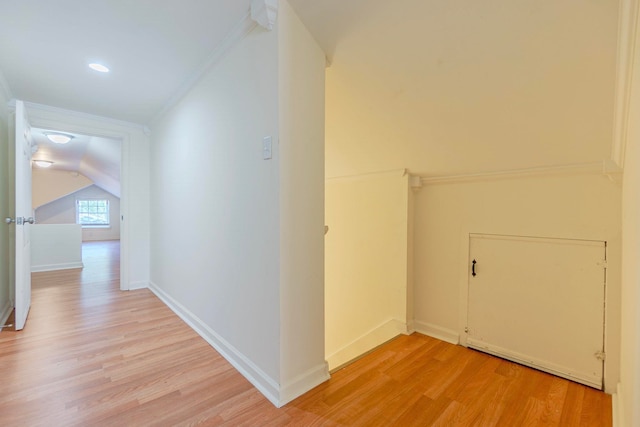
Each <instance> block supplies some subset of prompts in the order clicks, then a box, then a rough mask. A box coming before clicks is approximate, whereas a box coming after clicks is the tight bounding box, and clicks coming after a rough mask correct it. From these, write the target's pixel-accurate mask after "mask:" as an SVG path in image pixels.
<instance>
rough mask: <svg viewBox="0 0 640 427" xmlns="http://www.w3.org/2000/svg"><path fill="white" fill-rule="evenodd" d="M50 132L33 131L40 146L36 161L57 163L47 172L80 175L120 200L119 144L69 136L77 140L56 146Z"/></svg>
mask: <svg viewBox="0 0 640 427" xmlns="http://www.w3.org/2000/svg"><path fill="white" fill-rule="evenodd" d="M50 131H52V129H40V128H31V135H32V137H33V140H34V142H35V144H36V146H37V151H36V152H35V153H34V155H33V159H34V160H47V161H51V162H53V165H51V167H49V168H47V169H46V170H63V171H70V172H78V173H80V174H82V175H84V176H86V177H87V178H89V179H90V180H91V181H93V183H94V184H95V185H97V186H98V187H100V188H102V189H103V190H106V191H108V192H109V193H111V194H113V195H114V196H117V197H120V158H121V154H120V153H121V142H120V141H119V140H117V139H111V138H101V137H95V136H87V135H80V134H73V133H69V132H65V133H66V134H67V135H71V136H73V139H72V140H71V141H70V142H69V143H67V144H55V143H53V142H51V141H50V140H49V139H48V138H47V136H46V134H45V133H46V132H50ZM34 167H37V166H34Z"/></svg>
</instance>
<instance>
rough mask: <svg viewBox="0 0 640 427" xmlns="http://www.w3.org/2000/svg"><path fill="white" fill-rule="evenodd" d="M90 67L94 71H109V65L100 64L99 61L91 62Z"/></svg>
mask: <svg viewBox="0 0 640 427" xmlns="http://www.w3.org/2000/svg"><path fill="white" fill-rule="evenodd" d="M89 68H91V69H92V70H94V71H97V72H99V73H108V72H109V67H107V66H105V65H102V64H98V63H97V62H93V63H91V64H89Z"/></svg>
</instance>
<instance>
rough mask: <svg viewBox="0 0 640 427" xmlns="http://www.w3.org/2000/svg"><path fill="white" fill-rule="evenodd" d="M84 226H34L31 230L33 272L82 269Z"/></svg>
mask: <svg viewBox="0 0 640 427" xmlns="http://www.w3.org/2000/svg"><path fill="white" fill-rule="evenodd" d="M82 267H83V265H82V226H81V225H79V224H34V225H33V227H32V228H31V271H32V272H37V271H54V270H68V269H72V268H82Z"/></svg>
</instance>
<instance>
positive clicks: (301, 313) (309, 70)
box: [278, 1, 328, 403]
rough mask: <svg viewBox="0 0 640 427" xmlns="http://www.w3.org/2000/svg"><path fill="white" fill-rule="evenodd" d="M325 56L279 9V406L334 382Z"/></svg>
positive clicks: (283, 7)
mask: <svg viewBox="0 0 640 427" xmlns="http://www.w3.org/2000/svg"><path fill="white" fill-rule="evenodd" d="M324 79H325V56H324V53H323V52H322V50H321V49H320V47H319V46H318V44H317V43H316V41H315V40H314V39H313V37H312V36H311V35H310V34H309V32H308V30H307V29H306V28H305V26H304V25H303V24H302V22H301V21H300V19H299V18H298V16H297V15H296V14H295V13H294V12H293V10H292V9H291V7H290V6H289V3H288V2H286V1H280V2H279V9H278V97H279V116H278V126H279V134H280V141H279V142H280V147H279V148H280V149H279V154H280V189H279V193H280V206H279V208H280V218H279V222H280V257H279V258H280V340H281V343H280V384H281V385H282V389H281V394H280V401H281V403H286V402H288V401H290V400H292V399H293V398H295V397H297V396H298V395H300V394H302V393H304V392H306V391H308V390H309V389H310V388H311V387H313V386H315V385H317V384H319V383H321V382H323V381H325V380H326V379H328V372H327V365H326V362H325V349H324V305H323V301H324V124H325V120H324V110H325V105H324V97H325V86H324Z"/></svg>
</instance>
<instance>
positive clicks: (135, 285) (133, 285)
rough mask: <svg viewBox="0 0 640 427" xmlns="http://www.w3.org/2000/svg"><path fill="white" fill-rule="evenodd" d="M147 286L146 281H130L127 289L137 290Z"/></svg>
mask: <svg viewBox="0 0 640 427" xmlns="http://www.w3.org/2000/svg"><path fill="white" fill-rule="evenodd" d="M148 287H149V283H148V282H144V281H142V282H131V283H129V290H130V291H137V290H138V289H147V288H148Z"/></svg>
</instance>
